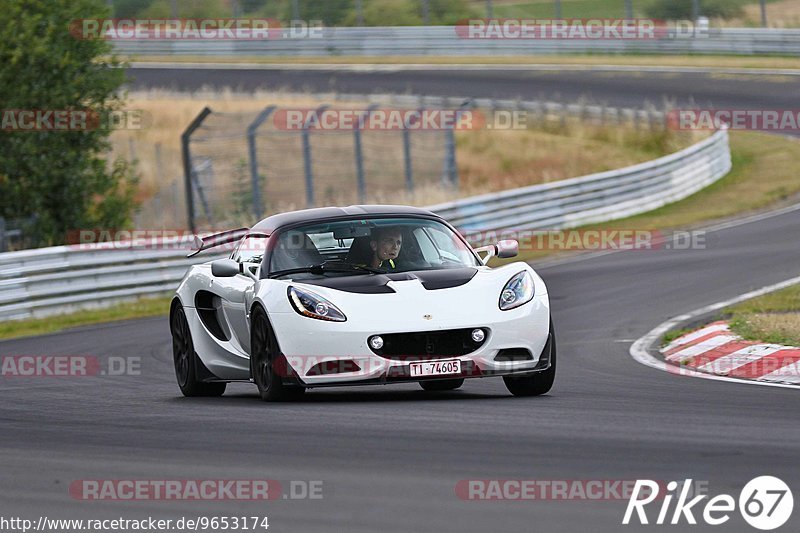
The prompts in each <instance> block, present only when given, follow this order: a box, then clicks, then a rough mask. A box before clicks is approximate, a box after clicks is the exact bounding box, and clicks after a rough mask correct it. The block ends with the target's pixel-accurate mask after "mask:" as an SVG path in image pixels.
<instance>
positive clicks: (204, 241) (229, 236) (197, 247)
mask: <svg viewBox="0 0 800 533" xmlns="http://www.w3.org/2000/svg"><path fill="white" fill-rule="evenodd" d="M249 231H250V229H249V228H239V229H232V230H228V231H223V232H222V233H215V234H213V235H207V236H205V237H200V236H199V235H195V236H194V248H193V249H192V251H191V252H189V254H188V255H187V256H186V257H194V256H196V255H197V254H199V253H200V252H203V251H205V250H208V249H210V248H216V247H217V246H222V245H223V244H230V243H232V242H236V241H238V240H239V239H241V238H242V237H244V236H245V235H247V233H248V232H249Z"/></svg>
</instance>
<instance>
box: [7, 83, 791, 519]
mask: <svg viewBox="0 0 800 533" xmlns="http://www.w3.org/2000/svg"><path fill="white" fill-rule="evenodd" d="M130 75H131V77H132V80H133V81H132V84H131V87H132V88H134V89H136V88H148V87H166V88H174V89H179V90H192V89H198V88H200V87H201V86H203V85H207V86H213V87H223V86H229V87H233V88H242V89H245V90H253V89H256V88H273V89H279V88H293V89H306V88H307V89H310V90H315V91H328V90H333V89H336V90H338V91H341V92H367V93H368V92H387V91H389V92H399V93H400V92H402V93H405V92H414V93H420V94H440V95H452V94H458V95H471V96H478V97H503V98H514V97H522V98H540V97H541V98H546V99H549V100H562V101H574V100H576V99H577V98H579V97H581V96H586V97H589V98H590V99H591V100H592V101H594V102H600V103H607V104H610V105H620V106H636V105H643V104H644V103H645V102H651V103H654V104H659V103H660V102H661V101H662V99H663V98H665V97H668V98H670V99H672V100H674V101H676V102H678V103H679V104H689V103H691V102H692V101H693V102H694V103H695V104H697V105H713V106H716V107H738V108H743V107H744V108H746V107H748V106H750V107H753V106H756V107H769V108H778V109H780V108H793V107H795V106H796V96H797V94H798V90H797V89H798V87H797V81H794V79H788V78H772V77H770V78H763V77H759V76H739V77H730V76H728V77H726V76H711V75H705V74H653V73H647V74H630V73H627V74H622V73H583V72H510V71H508V72H505V71H500V72H491V73H480V72H464V73H459V72H424V73H421V72H413V71H412V72H388V73H352V72H347V73H336V72H320V71H314V72H298V71H288V70H287V71H281V70H275V71H263V70H257V71H256V70H254V71H247V70H244V71H242V70H237V71H235V72H231V71H222V70H213V69H200V70H189V71H186V70H181V71H172V70H169V69H132V70H131V71H130ZM798 235H800V211H794V212H791V213H787V214H784V215H780V216H776V217H773V218H768V219H765V220H762V221H759V222H754V223H750V224H746V225H741V226H737V227H733V228H729V229H725V230H720V231H717V232H713V233H710V234H709V235H708V238H707V249H705V250H687V251H677V250H666V249H662V250H657V251H638V252H624V253H617V254H610V255H605V256H600V257H594V258H590V259H585V260H581V261H577V262H572V263H566V264H561V265H556V266H551V267H546V268H543V269H541V270H540V272H541V274H542V276H543V277H544V279H545V281H546V282H547V284H548V287H549V292H550V297H551V300H552V307H553V316H554V322H555V325H556V328H557V334H558V344H559V359H558V377H557V380H556V385H555V387H554V389H553V391H552V392H551V393H550V394H549V395H547V396H545V397H540V398H513V397H511V396H510V395H509V394H508V393H507V392H506V389H505V387H504V386H503V383H502V381H501V380H499V379H485V380H478V381H475V380H473V381H469V382H467V383H466V385H465V386H464V387H463V390H460V391H456V392H450V393H427V392H423V391H421V390H420V389H419V388H418V387H417V386H416V385H400V386H392V387H366V388H357V389H323V390H314V391H311V392H310V393H309V394H308V395H307V398H306V399H305V400H304V401H302V402H299V403H286V404H264V403H262V402H260V401H259V400H258V398H257V396H256V393H255V387H254V386H252V385H246V384H237V385H231V386H229V389H228V392H227V393H226V394H225V396H224V397H222V398H217V399H187V398H183V397H181V396H180V394H179V391H178V388H177V385H176V384H175V378H174V373H173V369H172V362H171V357H172V355H171V346H170V338H169V332H168V326H167V321H166V319H163V318H159V319H150V320H141V321H134V322H126V323H119V324H114V325H104V326H92V327H86V328H81V329H77V330H73V331H69V332H65V333H61V334H56V335H47V336H41V337H38V338H29V339H21V340H14V341H6V342H2V343H0V355H3V356H8V355H53V354H65V355H93V356H98V357H99V358H101V360H103V361H105V360H107V358H108V357H125V358H136V357H138V358H141V375H125V376H115V377H111V376H97V377H89V378H86V377H84V378H77V377H76V378H0V421H2V428H3V431H0V479H2V483H1V484H0V498H1V499H2V501H3V511H2V515H3V516H6V517H8V516H20V517H27V518H30V519H33V520H36V519H37V518H38V517H39V516H47V517H50V518H117V517H124V518H143V517H147V516H154V517H160V518H171V519H177V518H180V517H181V516H186V517H197V516H214V515H216V516H234V515H247V516H256V515H258V516H263V515H268V516H269V518H270V526H271V528H270V531H291V532H306V531H310V532H316V531H354V532H375V531H386V532H405V531H435V532H443V531H448V532H450V531H453V532H473V531H474V532H484V531H500V530H507V531H536V532H543V533H551V532H562V531H563V532H575V531H592V532H606V531H609V532H612V531H624V530H631V531H637V530H640V529H644V528H640V527H635V526H621V525H620V523H621V521H622V517H623V513H624V510H625V507H626V503H627V502H626V501H615V500H612V501H585V500H573V501H525V502H497V501H462V500H460V499H459V498H458V497H457V496H456V492H455V487H456V484H457V483H458V481H459V480H468V479H537V480H631V479H637V478H649V479H654V480H663V481H669V480H683V479H686V478H692V479H695V480H700V481H703V482H706V481H707V482H708V487H709V491H710V493H711V494H712V495H716V494H720V493H729V494H732V495H734V497H738V494H739V491H740V490H741V488H742V487H743V486H744V484H745V483H746V482H747V481H749V480H750V479H751V478H753V477H756V476H760V475H767V474H770V475H775V476H778V477H780V478H782V479H783V480H784V481H786V482H787V483H788V484H789V485H790V486H791V487H793V488H794V490H795V493H796V494H797V492H796V491H797V490H798V489H800V461H798V457H800V453H798V442H800V429H799V428H798V421H800V415H798V413H800V391H795V390H790V389H775V388H768V387H758V386H752V385H740V384H732V383H720V382H714V381H709V380H701V379H694V378H688V377H680V376H676V375H672V374H668V373H665V372H659V371H656V370H653V369H650V368H647V367H644V366H642V365H640V364H638V363H636V362H635V361H634V360H633V359H632V358H631V357H630V356H629V355H628V350H629V347H630V345H631V343H632V342H633V341H634V340H635V339H636V338H638V337H639V336H641V335H644V334H645V333H647V332H648V331H649V330H650V329H651V328H652V327H654V326H655V325H657V324H659V323H661V322H663V321H664V320H666V319H668V318H670V317H672V316H675V315H678V314H681V313H684V312H687V311H690V310H693V309H696V308H699V307H702V306H704V305H707V304H711V303H714V302H717V301H720V300H724V299H727V298H730V297H733V296H735V295H738V294H741V293H744V292H747V291H749V290H752V289H756V288H759V287H762V286H764V285H768V284H771V283H776V282H779V281H782V280H784V279H787V278H791V277H794V276H797V275H798V274H800V247H798V246H797V236H798ZM253 478H260V479H264V478H266V479H276V480H281V481H283V482H284V485H286V483H287V482H288V481H290V480H321V481H323V498H322V499H319V500H298V501H292V500H277V501H271V502H266V503H264V502H242V501H221V502H207V501H206V502H186V501H184V502H175V501H139V502H129V501H118V502H115V501H94V502H93V501H80V500H76V499H73V498H71V497H70V494H69V491H68V487H69V486H70V484H71V483H72V482H74V481H75V480H81V479H140V480H143V479H253ZM795 499H796V500H798V498H795ZM656 514H657V508H653V510H652V511H651V512H650V514H649V516H650V517H651V520H653V519H655V515H656ZM698 514H699V513H695V515H696V516H697V515H698ZM794 514H795V516H794V518H793V519H792V520H791V521H790V522H789V523H788V524H787V525H786V526H784V528H783V529H782V531H796V530H797V529H798V523H800V514H798V512H797V511H795V513H794ZM698 518H699V517H698ZM650 529H651V530H652V526H651V528H650ZM723 529H724V530H725V531H726V532H727V531H754V530H753V529H752V528H750V527H749V526H748V525H747V524H746V523H745V522H744V520H743V519H742V518H741V517H740V516H738V514H735V513H734V514H733V515H732V518H731V521H730V522H729V523H728V524H726V525H725V526H722V527H717V528H712V527H708V526H691V527H690V526H687V525H686V523H685V522H683V523H682V525H679V526H668V527H667V530H669V531H671V530H675V531H687V530H690V531H709V530H715V531H721V530H723Z"/></svg>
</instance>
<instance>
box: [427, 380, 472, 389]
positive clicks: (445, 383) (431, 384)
mask: <svg viewBox="0 0 800 533" xmlns="http://www.w3.org/2000/svg"><path fill="white" fill-rule="evenodd" d="M463 384H464V378H458V379H437V380H436V381H420V382H419V386H420V387H422V390H426V391H447V390H456V389H457V388H459V387H460V386H461V385H463Z"/></svg>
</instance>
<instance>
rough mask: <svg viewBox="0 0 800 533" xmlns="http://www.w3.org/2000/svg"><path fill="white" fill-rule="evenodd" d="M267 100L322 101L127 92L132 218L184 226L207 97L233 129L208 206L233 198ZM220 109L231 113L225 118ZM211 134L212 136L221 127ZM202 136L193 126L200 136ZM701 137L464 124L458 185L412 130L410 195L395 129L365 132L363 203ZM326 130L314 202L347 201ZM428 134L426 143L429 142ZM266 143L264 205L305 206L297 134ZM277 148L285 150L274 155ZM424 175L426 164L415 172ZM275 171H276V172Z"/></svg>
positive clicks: (580, 166)
mask: <svg viewBox="0 0 800 533" xmlns="http://www.w3.org/2000/svg"><path fill="white" fill-rule="evenodd" d="M328 103H331V104H333V105H335V106H336V107H337V108H354V107H358V108H363V107H364V104H361V105H358V104H354V103H352V102H349V103H343V102H335V101H332V102H328ZM270 104H276V105H279V106H284V107H301V108H314V107H316V106H318V105H319V104H320V102H319V101H317V100H315V99H314V98H313V97H312V96H310V95H304V94H289V93H275V92H269V93H267V92H263V93H254V94H239V93H234V92H231V91H223V92H212V91H207V92H206V91H202V92H197V93H192V94H185V93H174V92H165V91H148V92H135V93H132V94H130V95H129V101H128V108H129V109H136V110H141V111H143V112H144V113H145V116H146V117H147V120H146V121H145V122H146V126H147V127H145V128H143V129H140V130H118V131H115V132H114V133H113V135H112V137H111V140H112V143H113V150H114V153H115V154H116V155H122V156H125V157H128V158H134V157H135V158H136V159H137V160H138V161H139V170H140V173H141V176H142V180H141V190H140V195H139V200H140V201H141V202H142V210H141V212H140V214H139V216H138V218H137V225H138V226H139V227H146V228H164V227H168V228H180V227H183V225H184V220H185V215H184V213H185V205H184V199H183V195H184V192H183V189H184V187H183V177H182V176H183V170H182V156H181V144H180V135H181V133H182V132H183V130H184V129H185V127H186V125H188V124H189V123H190V122H191V120H192V119H193V118H194V117H195V116H196V115H197V114H198V113H199V112H200V111H201V110H202V108H203V107H204V106H206V105H208V106H209V107H211V108H212V109H213V110H214V114H212V115H211V117H209V119H207V124H208V126H209V129H211V128H212V127H213V128H230V133H231V135H233V136H235V139H232V140H231V141H230V142H228V141H225V140H223V141H221V142H220V143H217V141H216V140H214V141H212V142H209V143H207V144H206V146H205V149H207V150H210V151H211V154H212V157H213V161H214V163H213V164H214V179H215V192H214V191H212V192H213V193H215V194H218V195H219V196H218V197H216V199H215V198H212V199H211V200H212V201H211V204H212V205H216V206H218V209H222V207H224V206H229V205H230V202H228V201H226V199H227V198H230V196H231V194H232V191H233V190H235V188H236V186H237V184H238V183H247V182H248V180H249V178H248V176H249V171H248V170H247V167H246V160H247V155H246V143H245V140H244V135H243V132H244V130H245V129H246V126H247V124H248V123H249V121H250V120H252V118H253V117H254V116H255V115H256V113H257V112H259V111H260V110H262V109H263V108H264V107H266V106H267V105H270ZM225 113H230V114H232V115H229V116H227V117H226V116H223V114H225ZM233 114H235V115H233ZM531 121H533V119H532V118H531ZM215 132H216V134H219V133H220V130H219V129H217V130H215ZM204 134H205V133H203V130H200V131H199V132H198V134H197V136H198V137H202V136H203V135H204ZM702 135H705V134H704V133H702V134H690V133H685V132H671V131H668V132H665V131H662V130H657V131H654V130H650V129H649V128H647V127H644V126H642V128H641V129H637V128H634V127H633V126H631V125H616V124H611V125H600V124H591V123H587V122H582V121H579V120H577V119H570V120H566V121H562V120H560V119H559V118H558V117H546V118H545V120H544V121H539V122H537V123H535V124H533V125H532V126H531V127H529V128H528V129H525V130H511V131H510V130H505V131H501V130H496V129H495V130H487V129H481V130H475V131H462V132H458V133H457V135H456V142H457V147H458V148H457V161H458V167H459V176H460V188H459V189H458V190H457V191H456V190H452V189H448V188H444V187H442V186H441V185H440V181H439V177H438V176H439V174H440V173H441V166H442V157H443V155H442V154H441V152H440V151H441V146H442V140H441V136H440V135H439V134H435V135H434V137H435V140H434V139H433V138H429V137H421V136H417V137H416V139H417V140H416V141H415V144H416V150H417V153H418V154H419V155H418V156H415V166H416V165H417V164H422V165H424V166H426V167H427V170H426V172H427V175H428V176H431V175H433V176H436V177H435V178H433V180H431V179H430V178H429V179H428V181H425V180H419V181H418V183H417V187H416V189H415V191H414V193H413V194H409V193H407V192H406V191H405V186H404V177H403V170H402V169H403V156H402V141H401V137H400V135H399V133H377V134H372V137H371V140H370V141H369V142H370V143H372V148H371V149H368V147H367V138H366V137H365V157H366V158H367V166H368V169H367V170H368V182H369V189H368V192H369V197H368V199H367V201H368V202H374V203H405V204H411V205H432V204H436V203H440V202H444V201H449V200H453V199H456V198H459V197H465V196H471V195H475V194H482V193H487V192H493V191H498V190H505V189H509V188H514V187H521V186H526V185H532V184H537V183H545V182H550V181H555V180H560V179H565V178H569V177H575V176H580V175H584V174H589V173H593V172H600V171H604V170H610V169H614V168H620V167H623V166H627V165H631V164H635V163H640V162H643V161H647V160H650V159H654V158H656V157H659V156H661V155H664V154H666V153H670V152H673V151H676V150H678V149H680V148H682V147H685V146H688V145H689V144H691V143H692V142H695V141H697V140H698V139H699V137H700V136H702ZM289 137H291V138H289ZM333 137H334V136H329V135H319V136H317V138H316V140H315V142H314V150H313V154H314V160H315V167H316V168H317V169H318V170H317V173H316V174H317V176H315V181H316V189H317V198H316V200H317V203H318V204H322V205H336V204H346V203H352V202H353V194H354V191H353V189H354V187H353V185H354V177H355V168H354V163H353V162H352V155H351V154H352V141H351V137H350V135H344V136H342V135H339V136H338V137H339V139H338V140H336V139H334V138H333ZM412 137H413V136H412ZM215 139H216V137H215ZM428 140H430V143H429V144H426V143H428ZM273 142H276V143H278V144H273V145H271V146H270V147H269V148H271V149H269V150H267V151H268V152H270V153H271V154H272V155H271V157H266V158H263V159H266V161H261V164H265V165H266V166H267V167H268V168H269V174H270V175H269V176H268V177H267V180H268V186H269V189H268V190H269V198H267V199H266V201H267V210H268V211H269V212H277V211H287V210H292V209H297V208H302V207H304V206H305V205H304V185H303V183H302V157H301V154H302V152H300V151H299V136H298V135H293V136H283V139H281V140H275V139H274V138H273ZM281 143H282V144H281ZM217 144H219V146H217ZM193 146H194V145H193ZM277 146H281V147H282V148H280V149H278V148H276V147H277ZM376 146H377V148H376ZM263 149H267V147H264V148H263ZM193 150H195V148H193ZM343 150H346V151H347V153H346V154H345V152H343ZM437 150H439V151H437ZM277 152H279V153H280V155H282V157H280V156H278V157H276V153H277ZM323 162H324V164H320V163H323ZM415 172H416V171H415ZM423 174H425V172H421V173H420V175H423ZM276 176H278V177H283V178H282V179H280V178H279V179H276ZM298 177H299V178H298ZM343 185H344V186H343ZM215 219H216V220H215V223H217V224H244V225H249V224H250V223H252V220H250V215H249V211H248V210H242V211H239V212H235V210H232V209H228V210H227V212H224V213H218V214H217V215H216V216H215Z"/></svg>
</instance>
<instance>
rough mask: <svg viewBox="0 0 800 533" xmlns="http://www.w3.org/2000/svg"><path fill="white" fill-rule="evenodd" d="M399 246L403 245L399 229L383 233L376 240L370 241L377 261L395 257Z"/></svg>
mask: <svg viewBox="0 0 800 533" xmlns="http://www.w3.org/2000/svg"><path fill="white" fill-rule="evenodd" d="M401 246H403V235H402V234H401V233H400V232H399V231H397V232H394V231H393V232H389V233H384V234H382V235H381V236H380V238H379V239H378V241H377V242H375V241H373V242H372V249H373V250H374V251H375V255H377V256H378V260H379V261H386V260H387V259H397V255H398V254H399V253H400V247H401Z"/></svg>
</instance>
